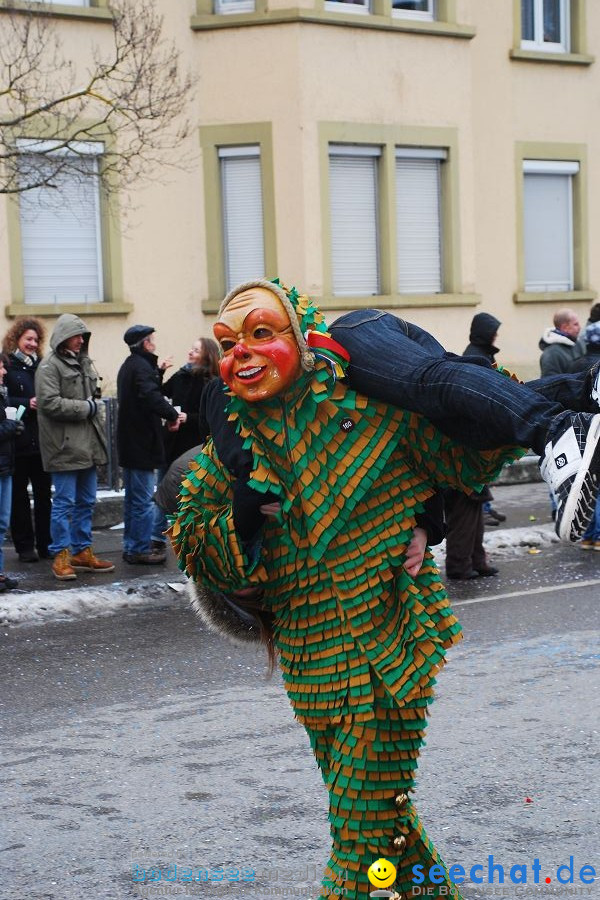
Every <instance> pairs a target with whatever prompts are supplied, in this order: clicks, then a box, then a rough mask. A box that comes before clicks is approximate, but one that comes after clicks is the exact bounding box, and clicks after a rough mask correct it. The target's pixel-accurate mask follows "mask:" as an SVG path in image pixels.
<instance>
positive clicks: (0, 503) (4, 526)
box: [0, 475, 12, 573]
mask: <svg viewBox="0 0 600 900" xmlns="http://www.w3.org/2000/svg"><path fill="white" fill-rule="evenodd" d="M11 499H12V475H2V476H0V573H2V572H4V550H3V549H2V545H3V544H4V539H5V537H6V532H7V531H8V525H9V522H10V504H11Z"/></svg>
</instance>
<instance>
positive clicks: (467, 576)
mask: <svg viewBox="0 0 600 900" xmlns="http://www.w3.org/2000/svg"><path fill="white" fill-rule="evenodd" d="M479 574H480V573H479V572H476V571H475V569H471V571H470V572H465V573H464V575H450V573H449V572H447V573H446V575H447V577H448V578H451V579H452V580H453V581H471V579H472V578H479Z"/></svg>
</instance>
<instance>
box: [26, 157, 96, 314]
mask: <svg viewBox="0 0 600 900" xmlns="http://www.w3.org/2000/svg"><path fill="white" fill-rule="evenodd" d="M35 166H36V169H37V171H38V172H40V173H43V172H44V169H46V170H47V171H48V172H49V173H50V172H51V171H52V163H51V161H50V160H45V159H43V158H39V159H36V160H35ZM77 166H78V168H79V169H81V170H83V171H85V170H87V171H88V172H89V175H85V174H81V175H77V174H72V173H71V174H69V173H67V172H65V173H63V174H59V175H58V176H57V177H56V178H55V179H53V180H54V181H56V183H57V184H58V190H55V189H53V188H46V187H39V188H33V189H32V190H29V191H25V192H24V193H23V194H21V195H20V197H19V204H20V218H21V246H22V254H23V278H24V287H25V303H99V302H101V301H102V300H103V299H104V298H103V286H102V256H101V237H100V234H101V232H100V203H99V185H98V178H97V172H98V162H97V159H96V158H95V157H93V156H90V157H88V158H87V159H86V158H81V157H80V158H79V159H78V161H77Z"/></svg>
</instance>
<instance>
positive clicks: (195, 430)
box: [162, 364, 212, 465]
mask: <svg viewBox="0 0 600 900" xmlns="http://www.w3.org/2000/svg"><path fill="white" fill-rule="evenodd" d="M211 378H212V376H211V375H210V373H209V372H208V371H207V370H206V369H204V368H196V369H193V368H192V367H191V366H190V365H189V364H188V365H185V366H182V367H181V369H179V370H178V371H177V372H175V374H174V375H171V377H170V378H169V380H168V381H166V382H165V383H164V384H163V388H162V392H163V394H164V395H165V397H169V399H170V400H171V403H172V404H173V406H178V407H179V408H180V409H181V411H182V412H184V413H186V414H187V421H186V422H184V424H183V425H180V426H179V429H178V430H177V431H169V430H168V428H167V427H166V426H165V428H164V430H163V440H164V445H165V457H166V461H167V465H170V464H171V463H172V462H173V461H174V460H176V459H177V458H178V457H179V456H181V454H182V453H185V452H186V450H189V449H190V448H191V447H195V446H196V445H197V444H199V443H200V442H201V440H205V437H201V436H200V433H199V428H200V422H199V418H200V400H201V398H202V394H203V393H204V388H205V387H206V385H207V384H208V382H209V381H210V380H211Z"/></svg>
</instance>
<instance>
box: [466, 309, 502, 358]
mask: <svg viewBox="0 0 600 900" xmlns="http://www.w3.org/2000/svg"><path fill="white" fill-rule="evenodd" d="M501 324H502V323H501V322H500V319H497V318H496V316H492V315H491V314H490V313H484V312H482V313H477V315H476V316H473V321H472V322H471V332H470V334H469V342H470V343H469V345H468V347H466V349H465V352H464V353H463V356H485V357H486V359H489V361H490V362H494V357H495V356H496V353H498V352H499V351H498V348H497V347H494V345H493V344H492V339H493V338H494V337H495V336H496V332H497V331H498V329H499V328H500V325H501Z"/></svg>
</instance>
